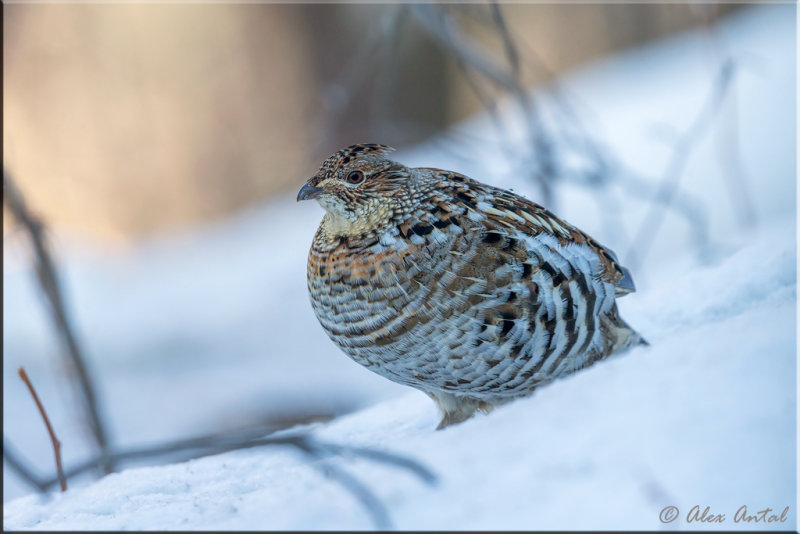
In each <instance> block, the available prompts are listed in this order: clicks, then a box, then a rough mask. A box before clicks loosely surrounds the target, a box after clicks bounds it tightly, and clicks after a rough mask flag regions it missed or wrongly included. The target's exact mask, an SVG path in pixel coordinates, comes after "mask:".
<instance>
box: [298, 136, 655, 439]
mask: <svg viewBox="0 0 800 534" xmlns="http://www.w3.org/2000/svg"><path fill="white" fill-rule="evenodd" d="M390 151H391V149H390V148H389V147H386V146H384V145H354V146H351V147H348V148H346V149H344V150H342V151H339V152H337V153H336V154H334V155H332V156H331V157H330V158H329V159H328V160H327V161H326V162H325V163H324V164H323V166H322V168H321V169H320V171H319V173H317V175H315V176H314V177H312V178H311V179H310V180H309V181H308V183H307V185H306V186H305V187H304V189H303V190H301V194H300V195H299V196H298V200H300V199H301V196H303V197H306V196H309V195H308V193H306V194H304V191H306V192H307V191H313V196H314V198H316V199H317V200H318V201H319V202H320V204H321V205H322V206H323V207H324V208H325V209H326V212H327V213H326V215H325V217H324V218H323V221H322V224H321V225H320V227H319V229H318V230H317V233H316V235H315V236H314V240H313V242H312V245H311V250H310V253H309V258H308V290H309V295H310V297H311V304H312V307H313V309H314V313H315V314H316V316H317V318H318V320H319V322H320V324H321V325H322V327H323V329H324V330H325V332H326V333H327V334H328V336H329V337H330V338H331V339H332V340H333V342H334V343H335V344H336V345H337V346H339V347H340V348H341V349H342V350H343V351H344V352H345V353H346V354H347V355H348V356H350V357H351V358H352V359H353V360H355V361H356V362H358V363H360V364H361V365H363V366H365V367H367V368H368V369H370V370H372V371H374V372H376V373H378V374H380V375H382V376H384V377H386V378H388V379H390V380H393V381H395V382H399V383H401V384H405V385H408V386H411V387H414V388H417V389H420V390H422V391H424V392H426V393H427V394H428V395H429V396H431V398H433V399H434V401H436V403H437V405H438V406H439V408H440V410H441V411H442V415H443V418H442V422H441V423H440V425H439V426H440V428H443V427H445V426H448V425H450V424H453V423H458V422H461V421H463V420H465V419H467V418H469V417H470V416H471V415H472V414H473V413H474V412H475V411H478V410H481V411H489V410H490V409H492V408H493V407H494V406H497V405H499V404H503V403H505V402H507V401H509V400H512V399H515V398H518V397H522V396H526V395H529V394H531V393H532V392H533V391H534V389H536V388H537V387H539V386H541V385H543V384H546V383H548V382H550V381H552V380H554V379H557V378H559V377H563V376H566V375H568V374H570V373H573V372H575V371H577V370H579V369H581V368H584V367H587V366H589V365H592V364H593V363H594V362H596V361H598V360H601V359H603V358H606V357H608V356H609V355H611V354H613V353H616V352H619V351H622V350H625V349H627V348H629V347H631V346H633V345H636V344H645V343H646V342H645V341H644V340H643V339H642V338H641V336H639V334H637V333H636V332H635V331H634V330H632V329H631V328H630V327H629V326H628V325H627V324H626V323H625V322H624V321H623V320H622V319H621V318H620V316H619V313H618V310H617V306H616V300H615V299H616V298H617V297H619V296H622V295H624V294H627V293H629V292H631V291H633V290H634V286H633V281H632V278H631V276H630V274H629V273H628V271H627V270H626V269H624V268H623V267H622V266H620V265H619V263H618V262H617V259H616V256H615V255H614V254H613V252H611V251H610V250H608V249H606V248H605V247H603V246H601V245H599V244H598V243H597V242H596V241H594V240H593V239H591V238H590V237H589V236H587V235H586V234H585V233H583V232H581V231H580V230H578V229H577V228H575V227H573V226H571V225H569V224H568V223H566V222H565V221H563V220H561V219H559V218H558V217H556V216H555V215H553V214H552V213H550V212H549V211H548V210H547V209H545V208H543V207H542V206H539V205H538V204H535V203H533V202H531V201H529V200H527V199H525V198H523V197H520V196H518V195H516V194H514V193H512V192H509V191H505V190H502V189H498V188H495V187H492V186H489V185H486V184H482V183H480V182H477V181H475V180H472V179H470V178H468V177H466V176H463V175H461V174H458V173H455V172H451V171H445V170H440V169H430V168H408V167H405V166H403V165H400V164H398V163H396V162H394V161H391V160H389V159H388V158H387V157H386V156H387V154H388V153H389V152H390ZM359 178H360V179H361V181H360V182H358V183H355V182H356V181H357V180H358V179H359Z"/></svg>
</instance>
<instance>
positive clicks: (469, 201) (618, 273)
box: [435, 170, 636, 297]
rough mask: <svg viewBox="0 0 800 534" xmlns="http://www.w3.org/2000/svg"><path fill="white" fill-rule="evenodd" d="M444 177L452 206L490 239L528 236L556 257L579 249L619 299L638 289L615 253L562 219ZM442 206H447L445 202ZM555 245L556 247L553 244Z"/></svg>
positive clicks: (459, 179)
mask: <svg viewBox="0 0 800 534" xmlns="http://www.w3.org/2000/svg"><path fill="white" fill-rule="evenodd" d="M435 172H437V173H440V174H441V175H442V178H443V179H442V181H441V182H440V189H441V192H442V194H443V197H444V196H446V197H449V198H448V200H449V201H450V203H452V204H455V205H457V206H461V207H463V215H462V216H465V217H466V218H467V219H469V220H472V221H474V222H476V223H478V227H479V228H481V227H482V229H483V232H485V234H486V235H487V236H489V239H490V240H491V239H492V237H491V235H493V234H494V233H500V234H509V235H510V236H511V237H514V235H522V236H528V237H530V238H532V239H533V241H534V242H536V241H540V242H542V244H543V245H547V249H548V251H550V252H551V253H554V254H559V253H561V254H566V255H568V253H567V252H566V251H567V249H568V248H570V247H577V249H579V250H580V252H581V255H586V256H587V257H589V258H594V259H596V262H595V261H592V262H590V263H591V264H595V265H597V266H598V267H599V268H598V269H597V272H594V273H592V274H593V275H596V276H598V277H599V278H600V279H602V280H603V281H604V282H607V283H610V284H612V285H613V286H614V292H615V296H616V297H621V296H624V295H627V294H628V293H633V292H634V291H635V290H636V286H635V285H634V283H633V278H632V276H631V274H630V271H628V269H626V268H625V267H623V266H622V265H621V264H620V263H619V260H618V259H617V256H616V254H615V253H614V252H613V251H612V250H611V249H609V248H607V247H604V246H602V245H600V244H599V243H598V242H597V241H595V240H594V239H592V238H591V237H590V236H589V235H587V234H586V233H584V232H583V231H581V230H579V229H578V228H575V227H574V226H572V225H571V224H569V223H567V222H566V221H564V220H562V219H560V218H559V217H557V216H556V215H554V214H553V213H552V212H550V211H549V210H548V209H546V208H544V207H543V206H540V205H539V204H536V203H535V202H532V201H530V200H528V199H526V198H524V197H521V196H519V195H516V194H514V193H512V192H509V191H506V190H503V189H498V188H496V187H492V186H490V185H486V184H483V183H480V182H477V181H475V180H472V179H471V178H468V177H466V176H464V175H461V174H458V173H454V172H450V171H440V170H436V171H435ZM442 203H443V204H446V202H444V199H443V202H442ZM553 242H555V243H557V245H553Z"/></svg>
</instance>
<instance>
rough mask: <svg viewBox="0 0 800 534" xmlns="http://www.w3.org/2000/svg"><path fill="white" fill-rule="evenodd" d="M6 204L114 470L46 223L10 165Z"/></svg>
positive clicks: (106, 459)
mask: <svg viewBox="0 0 800 534" xmlns="http://www.w3.org/2000/svg"><path fill="white" fill-rule="evenodd" d="M3 205H4V206H7V207H8V209H9V211H10V212H11V214H12V215H13V216H14V218H15V219H16V220H17V221H18V222H19V224H20V225H21V226H22V227H23V228H24V229H25V232H26V234H27V236H28V239H29V241H30V245H31V249H32V250H33V256H34V266H35V272H36V280H37V282H38V283H39V289H40V290H41V291H42V294H43V295H44V296H45V297H46V300H47V303H48V304H49V306H48V309H49V310H50V318H51V320H52V324H53V330H54V331H55V332H56V335H57V337H58V339H59V340H60V341H61V346H62V354H64V355H65V357H66V359H67V363H68V366H67V367H68V368H69V369H70V370H71V371H72V376H73V377H74V382H75V384H76V388H77V390H78V391H79V396H80V398H81V400H82V407H83V412H84V416H85V419H84V420H85V421H87V423H88V426H89V431H90V433H91V436H92V437H93V439H94V441H95V443H96V445H97V448H98V449H99V450H100V453H101V457H102V458H104V460H103V462H102V463H101V467H102V468H103V470H104V471H105V472H106V473H110V472H111V471H113V470H114V462H113V460H111V458H109V457H108V450H109V443H108V432H107V430H106V425H105V423H104V421H103V417H102V416H101V414H100V408H99V405H98V401H97V393H96V388H95V386H94V383H93V381H92V377H91V374H90V372H89V369H88V367H87V365H86V361H85V358H84V356H83V352H82V350H81V347H80V346H79V344H78V341H77V338H76V335H75V332H74V329H73V326H72V324H71V321H70V316H69V314H68V313H67V311H66V308H65V306H64V299H63V292H62V289H61V286H60V283H59V277H58V274H57V272H56V267H55V263H54V262H53V259H52V256H51V254H50V250H49V247H48V244H47V238H46V237H45V228H44V225H43V224H42V222H41V221H40V220H39V219H38V218H37V217H36V216H34V215H33V214H32V213H31V212H30V210H29V209H28V206H27V204H26V202H25V199H24V198H23V197H22V194H21V193H20V191H19V190H18V189H17V187H16V185H15V184H14V182H13V181H12V179H11V176H10V175H9V173H8V171H7V170H6V169H3Z"/></svg>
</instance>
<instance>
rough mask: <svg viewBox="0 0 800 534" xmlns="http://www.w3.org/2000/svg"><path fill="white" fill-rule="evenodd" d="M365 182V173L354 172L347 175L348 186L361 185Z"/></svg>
mask: <svg viewBox="0 0 800 534" xmlns="http://www.w3.org/2000/svg"><path fill="white" fill-rule="evenodd" d="M363 181H364V173H363V172H361V171H353V172H351V173H350V174H348V175H347V183H348V184H360V183H361V182H363Z"/></svg>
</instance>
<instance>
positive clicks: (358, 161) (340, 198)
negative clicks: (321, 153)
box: [297, 144, 409, 235]
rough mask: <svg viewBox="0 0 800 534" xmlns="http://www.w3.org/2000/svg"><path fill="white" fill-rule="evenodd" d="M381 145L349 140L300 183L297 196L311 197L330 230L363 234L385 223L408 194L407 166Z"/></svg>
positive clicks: (344, 233) (300, 197) (337, 232)
mask: <svg viewBox="0 0 800 534" xmlns="http://www.w3.org/2000/svg"><path fill="white" fill-rule="evenodd" d="M393 150H394V149H393V148H391V147H388V146H386V145H378V144H360V145H352V146H349V147H347V148H345V149H342V150H340V151H338V152H336V153H334V154H333V155H331V156H330V157H329V158H328V159H327V160H325V162H324V163H323V164H322V166H321V167H320V169H319V171H317V174H315V175H314V176H312V177H311V178H309V180H308V181H307V182H306V183H305V185H303V187H302V188H301V189H300V192H299V193H298V194H297V200H298V202H299V201H301V200H309V199H315V200H316V201H317V202H319V203H320V205H321V206H322V207H323V208H324V209H325V211H326V212H327V216H326V220H325V221H324V222H323V225H326V226H325V227H326V229H327V230H328V231H329V232H330V233H331V234H335V235H364V234H369V233H372V232H374V231H375V230H376V229H378V228H379V227H381V226H383V225H385V224H386V223H387V222H388V221H389V220H391V219H392V217H393V216H394V215H395V214H396V213H397V211H398V209H400V207H401V206H402V205H403V203H404V202H403V200H404V199H406V198H407V197H408V178H409V169H408V168H407V167H405V166H404V165H401V164H399V163H396V162H394V161H391V160H389V159H388V158H387V157H386V156H387V154H389V153H390V152H392V151H393Z"/></svg>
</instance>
